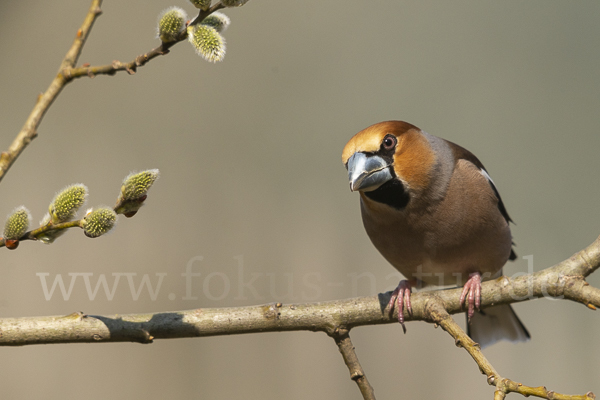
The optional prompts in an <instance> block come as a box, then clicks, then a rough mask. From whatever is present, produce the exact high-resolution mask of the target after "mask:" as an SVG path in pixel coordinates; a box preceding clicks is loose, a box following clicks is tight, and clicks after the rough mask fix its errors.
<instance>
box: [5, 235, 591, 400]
mask: <svg viewBox="0 0 600 400" xmlns="http://www.w3.org/2000/svg"><path fill="white" fill-rule="evenodd" d="M598 267H600V238H598V239H596V241H594V243H592V244H591V245H589V246H588V247H587V248H585V249H583V250H581V251H580V252H578V253H576V254H574V255H573V256H572V257H570V258H569V259H567V260H565V261H562V262H560V263H558V264H556V265H554V266H552V267H550V268H547V269H544V270H542V271H539V272H536V273H534V274H529V275H525V276H520V277H517V278H508V277H500V278H498V279H496V280H493V281H487V282H484V283H483V284H482V303H481V307H482V308H486V307H489V306H492V305H496V304H510V303H517V302H521V301H525V300H531V299H535V298H540V297H545V296H551V297H554V298H563V299H569V300H572V301H576V302H579V303H582V304H584V305H586V306H587V307H588V308H590V309H592V310H594V309H595V308H596V307H600V290H599V289H597V288H594V287H592V286H590V285H589V284H588V283H587V282H585V277H586V276H588V275H589V274H591V273H592V272H593V271H595V270H596V269H598ZM461 290H462V289H460V288H457V289H448V290H437V291H430V292H419V293H414V294H413V295H412V308H413V312H412V315H408V314H407V315H405V318H406V321H407V322H408V321H417V320H422V321H427V322H432V323H435V324H438V325H440V326H442V328H443V329H444V330H446V331H447V332H448V333H449V334H450V335H451V336H452V337H453V338H454V339H455V341H456V344H457V345H458V346H460V347H463V348H465V350H467V352H468V353H469V354H470V355H471V357H473V359H474V360H475V362H476V363H477V365H478V366H479V367H480V369H481V371H482V372H483V373H484V374H485V375H486V376H487V377H488V383H489V384H490V385H493V386H495V387H496V391H495V399H503V398H504V397H505V396H506V394H507V393H510V392H516V393H520V394H522V395H524V396H529V395H532V396H537V397H542V398H546V399H568V400H579V399H586V400H587V399H593V398H595V397H594V394H593V393H591V392H589V393H586V394H585V395H574V396H570V395H563V394H558V393H555V392H552V391H548V390H547V389H546V388H544V387H529V386H524V385H522V384H520V383H516V382H514V381H512V380H510V379H506V378H503V377H502V376H500V375H499V374H498V372H497V371H496V370H495V369H494V368H493V367H492V365H491V364H490V363H489V362H488V361H487V359H486V358H485V357H484V356H483V353H482V352H481V351H480V349H479V345H478V344H476V343H475V342H473V341H472V340H471V339H470V338H469V337H468V336H467V335H466V334H465V332H464V331H463V330H462V329H460V327H459V326H458V325H457V324H456V323H455V322H454V321H453V320H452V318H450V314H455V313H460V312H463V311H464V310H462V308H461V304H460V300H459V299H460V294H461ZM390 296H391V292H388V293H385V294H379V295H377V296H371V297H360V298H354V299H346V300H337V301H329V302H322V303H307V304H286V305H284V304H282V303H273V304H265V305H257V306H247V307H234V308H200V309H196V310H187V311H174V312H161V313H150V314H130V315H113V316H99V315H86V314H83V313H81V312H78V313H73V314H71V315H67V316H63V317H60V316H58V317H57V316H54V317H28V318H2V319H0V346H23V345H31V344H50V343H82V342H84V343H100V342H137V343H152V341H153V340H154V339H169V338H189V337H202V336H219V335H235V334H243V333H258V332H275V331H276V332H283V331H313V332H316V331H320V332H325V333H327V334H328V335H329V336H331V337H333V338H334V340H335V341H336V343H337V345H338V348H339V349H340V352H341V353H342V356H343V358H344V361H345V363H346V365H347V366H348V369H349V371H350V376H351V378H352V379H353V380H354V381H355V382H356V383H357V385H358V387H359V389H360V390H361V393H362V394H363V397H364V398H365V399H374V393H373V388H372V387H371V386H370V384H369V382H368V380H367V378H366V375H365V373H364V371H363V369H362V367H361V366H360V363H359V361H358V358H357V356H356V353H355V352H354V347H353V345H352V342H351V340H350V337H349V335H348V332H349V331H350V329H352V328H354V327H358V326H364V325H378V324H389V323H396V322H397V317H396V316H395V315H393V314H392V313H390V312H389V311H388V310H387V309H386V306H387V304H388V301H389V298H390Z"/></svg>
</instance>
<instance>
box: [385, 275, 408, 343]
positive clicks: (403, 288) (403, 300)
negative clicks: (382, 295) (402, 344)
mask: <svg viewBox="0 0 600 400" xmlns="http://www.w3.org/2000/svg"><path fill="white" fill-rule="evenodd" d="M411 287H412V285H411V283H410V282H409V281H407V280H406V279H403V280H401V281H400V283H398V287H396V289H394V291H393V292H392V297H390V301H389V302H388V305H387V307H389V309H390V313H391V312H392V311H394V306H396V309H397V311H398V322H399V323H400V325H402V330H403V331H404V333H406V326H404V306H406V310H407V311H408V314H410V315H412V304H411V303H410V294H411Z"/></svg>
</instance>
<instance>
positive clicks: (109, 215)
mask: <svg viewBox="0 0 600 400" xmlns="http://www.w3.org/2000/svg"><path fill="white" fill-rule="evenodd" d="M115 222H117V213H115V212H114V211H113V209H112V208H109V207H100V208H97V209H95V210H89V211H88V213H87V214H86V215H85V217H84V218H83V219H82V220H81V227H82V228H83V232H84V233H85V235H86V236H87V237H90V238H97V237H98V236H102V235H104V234H105V233H107V232H108V231H110V230H111V229H112V228H113V227H114V226H115Z"/></svg>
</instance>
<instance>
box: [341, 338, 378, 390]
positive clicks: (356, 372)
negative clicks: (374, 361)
mask: <svg viewBox="0 0 600 400" xmlns="http://www.w3.org/2000/svg"><path fill="white" fill-rule="evenodd" d="M331 336H333V339H334V340H335V344H337V346H338V349H339V350H340V353H342V357H343V358H344V363H346V366H347V367H348V370H349V371H350V379H352V380H353V381H354V382H356V384H357V385H358V388H359V389H360V393H361V394H362V396H363V399H365V400H375V392H374V391H373V387H372V386H371V384H370V383H369V380H368V379H367V376H366V375H365V371H363V369H362V366H361V365H360V361H358V356H357V355H356V352H355V351H354V345H353V344H352V340H350V335H349V332H348V330H347V329H337V330H336V331H335V332H334V334H332V335H331Z"/></svg>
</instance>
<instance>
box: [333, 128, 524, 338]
mask: <svg viewBox="0 0 600 400" xmlns="http://www.w3.org/2000/svg"><path fill="white" fill-rule="evenodd" d="M342 161H343V163H344V165H345V166H346V168H347V169H348V176H349V179H350V190H352V191H359V192H360V209H361V212H362V219H363V224H364V226H365V230H366V231H367V234H368V235H369V238H370V239H371V241H372V242H373V244H374V245H375V247H376V248H377V250H379V252H380V253H381V254H382V255H383V257H384V258H385V259H386V260H387V261H389V262H390V263H391V264H392V265H393V266H394V267H395V268H396V269H397V270H398V271H400V272H401V273H402V274H403V275H404V276H405V277H406V278H407V279H408V280H402V281H400V283H399V285H398V287H397V288H396V290H394V292H393V294H392V297H391V299H390V302H389V304H388V307H390V311H391V310H392V309H393V307H394V305H395V306H396V308H397V311H398V321H399V322H400V323H401V324H402V327H403V328H404V307H406V309H407V311H408V313H409V314H410V313H411V312H412V308H411V304H410V294H411V287H413V286H415V285H419V286H420V285H436V286H443V285H458V286H463V291H462V295H461V299H460V300H461V304H463V303H465V305H466V306H467V321H468V323H467V326H468V330H469V335H470V336H471V338H472V339H473V340H475V341H476V342H478V343H479V344H480V345H481V346H482V347H484V346H487V345H490V344H493V343H495V342H497V341H499V340H502V339H506V340H510V341H513V342H516V341H525V340H528V339H529V333H528V332H527V329H525V326H523V324H522V323H521V321H520V320H519V318H518V317H517V315H516V314H515V312H514V311H513V309H512V307H511V306H510V305H498V306H494V307H490V308H486V309H485V310H481V311H478V312H475V310H476V309H477V310H479V305H480V301H481V280H482V279H483V280H487V279H493V278H496V277H498V276H500V275H501V274H502V266H503V265H504V264H505V263H506V261H507V260H514V259H515V258H516V254H515V253H514V251H513V250H512V238H511V234H510V227H509V225H508V224H509V222H511V219H510V217H509V216H508V213H507V212H506V208H505V207H504V204H503V203H502V199H501V198H500V194H499V193H498V190H497V189H496V186H495V185H494V182H493V181H492V179H491V178H490V176H489V175H488V173H487V172H486V170H485V168H484V167H483V164H481V162H480V161H479V160H478V159H477V157H475V156H474V155H473V154H471V153H470V152H469V151H468V150H465V149H463V148H462V147H460V146H458V145H456V144H454V143H452V142H449V141H447V140H444V139H441V138H438V137H435V136H433V135H430V134H428V133H427V132H424V131H422V130H421V129H419V128H417V127H416V126H414V125H411V124H409V123H406V122H402V121H387V122H380V123H378V124H375V125H371V126H370V127H368V128H366V129H364V130H362V131H360V132H359V133H357V134H356V135H354V137H352V139H350V141H349V142H348V143H347V144H346V147H344V151H343V153H342Z"/></svg>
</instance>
